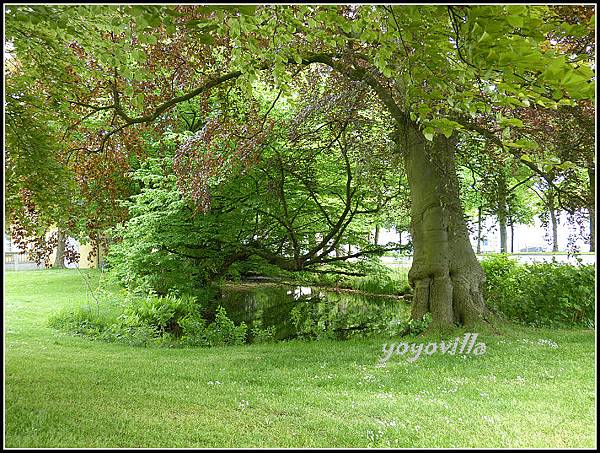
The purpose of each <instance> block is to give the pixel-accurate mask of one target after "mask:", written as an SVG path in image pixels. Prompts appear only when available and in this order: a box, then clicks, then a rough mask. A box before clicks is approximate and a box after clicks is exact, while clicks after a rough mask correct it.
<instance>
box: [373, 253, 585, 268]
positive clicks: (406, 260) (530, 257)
mask: <svg viewBox="0 0 600 453" xmlns="http://www.w3.org/2000/svg"><path fill="white" fill-rule="evenodd" d="M485 256H487V255H478V256H477V258H479V259H480V260H481V259H483V258H484V257H485ZM510 256H511V257H512V258H513V259H516V260H517V261H519V262H520V263H534V262H543V261H546V262H551V261H552V259H553V258H554V259H555V260H556V261H557V262H559V263H570V264H577V259H578V258H579V259H581V261H582V263H583V264H596V255H588V254H581V255H576V256H574V255H551V254H535V253H532V254H516V255H510ZM381 259H382V260H383V262H384V263H386V264H389V265H390V266H399V267H408V266H410V265H411V263H412V256H406V257H402V258H393V257H391V256H384V257H382V258H381Z"/></svg>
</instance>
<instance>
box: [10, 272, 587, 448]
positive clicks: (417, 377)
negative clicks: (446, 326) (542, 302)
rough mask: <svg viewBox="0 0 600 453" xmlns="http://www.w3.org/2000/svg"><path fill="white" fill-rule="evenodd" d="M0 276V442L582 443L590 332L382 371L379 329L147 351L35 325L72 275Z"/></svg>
mask: <svg viewBox="0 0 600 453" xmlns="http://www.w3.org/2000/svg"><path fill="white" fill-rule="evenodd" d="M88 272H89V274H88V275H91V277H92V279H93V280H94V281H97V280H98V278H99V273H97V272H93V271H88ZM5 278H6V279H5V302H4V303H5V306H4V308H5V319H4V326H5V392H6V393H5V415H6V419H5V446H6V447H369V446H374V447H594V446H595V438H596V435H595V434H596V433H595V421H596V416H595V375H594V374H595V368H594V360H595V359H594V357H595V356H594V349H595V337H594V331H591V330H557V329H531V328H520V327H514V326H513V327H506V326H501V328H500V329H501V330H502V332H503V335H499V336H493V335H490V334H486V335H483V334H482V335H480V337H479V338H478V341H484V342H485V343H486V345H487V351H486V353H485V354H484V355H482V356H479V357H476V356H468V358H463V357H461V356H448V355H440V354H434V355H432V356H425V357H421V358H420V359H419V360H417V361H415V362H413V363H409V362H407V361H406V360H405V359H403V358H402V357H397V356H394V357H392V358H391V359H390V361H389V362H387V364H386V365H385V366H380V365H378V361H379V357H381V355H382V353H381V348H382V344H383V343H384V342H385V341H389V340H385V339H383V338H372V339H368V340H364V339H356V340H350V341H346V342H335V341H318V342H302V341H290V342H285V343H278V344H263V345H247V346H238V347H217V348H212V349H159V348H148V349H146V348H135V347H130V346H126V345H121V344H112V343H103V342H98V341H91V340H88V339H86V338H81V337H75V336H69V335H66V334H62V333H58V332H56V331H54V330H53V329H51V328H49V327H48V326H47V319H48V317H49V316H50V315H51V314H52V313H54V312H56V311H57V310H59V309H61V308H62V307H65V306H72V305H73V306H74V305H77V304H81V303H86V298H87V297H88V296H86V286H85V283H84V281H83V279H82V277H81V275H80V274H79V273H78V271H76V270H64V271H27V272H24V271H21V272H7V273H5ZM540 340H552V341H553V342H555V343H556V345H558V346H556V345H555V344H554V343H552V342H546V341H540ZM409 341H423V340H422V339H414V338H413V339H410V340H409Z"/></svg>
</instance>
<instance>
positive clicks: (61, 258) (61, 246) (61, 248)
mask: <svg viewBox="0 0 600 453" xmlns="http://www.w3.org/2000/svg"><path fill="white" fill-rule="evenodd" d="M57 234H58V243H57V245H56V258H55V260H54V264H53V265H52V267H53V268H55V269H64V268H65V245H66V240H67V238H66V237H65V234H64V232H63V231H62V230H61V229H59V230H58V231H57Z"/></svg>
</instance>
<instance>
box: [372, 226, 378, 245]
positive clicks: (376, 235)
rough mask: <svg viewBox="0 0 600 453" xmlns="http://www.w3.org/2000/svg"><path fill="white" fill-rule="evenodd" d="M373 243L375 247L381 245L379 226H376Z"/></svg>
mask: <svg viewBox="0 0 600 453" xmlns="http://www.w3.org/2000/svg"><path fill="white" fill-rule="evenodd" d="M373 241H374V244H375V245H379V225H375V237H374V238H373Z"/></svg>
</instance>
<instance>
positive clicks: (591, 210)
mask: <svg viewBox="0 0 600 453" xmlns="http://www.w3.org/2000/svg"><path fill="white" fill-rule="evenodd" d="M588 177H589V180H590V197H589V198H590V203H589V205H588V214H589V216H590V252H594V251H596V219H595V216H596V203H595V196H596V179H595V178H596V170H595V168H594V167H588Z"/></svg>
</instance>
